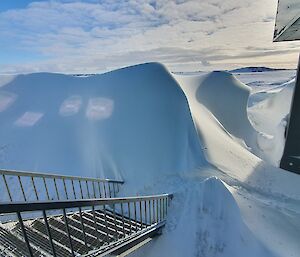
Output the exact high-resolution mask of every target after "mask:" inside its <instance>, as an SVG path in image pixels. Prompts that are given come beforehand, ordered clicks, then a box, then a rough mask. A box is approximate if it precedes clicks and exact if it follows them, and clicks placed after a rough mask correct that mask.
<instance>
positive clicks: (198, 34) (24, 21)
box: [0, 0, 300, 73]
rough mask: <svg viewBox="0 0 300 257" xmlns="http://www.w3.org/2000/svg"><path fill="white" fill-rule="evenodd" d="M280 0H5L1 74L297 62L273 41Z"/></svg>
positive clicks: (295, 46)
mask: <svg viewBox="0 0 300 257" xmlns="http://www.w3.org/2000/svg"><path fill="white" fill-rule="evenodd" d="M276 5H277V0H264V1H261V0H206V1H205V0H201V1H199V0H127V1H125V0H124V1H113V0H101V1H100V0H85V1H79V0H78V1H72V0H60V1H59V0H52V1H28V0H3V1H1V2H0V73H23V72H25V73H27V72H36V71H53V72H70V73H76V72H80V73H81V72H103V71H107V70H111V69H115V68H119V67H124V66H127V65H132V64H136V63H142V62H149V61H159V62H163V63H164V64H166V65H167V66H168V67H169V68H170V69H172V70H175V71H186V70H214V69H231V68H235V67H241V66H248V65H251V66H253V65H265V66H274V67H288V68H295V67H296V64H297V56H298V52H299V46H300V44H299V43H298V42H290V43H273V42H272V35H273V29H274V22H275V13H276Z"/></svg>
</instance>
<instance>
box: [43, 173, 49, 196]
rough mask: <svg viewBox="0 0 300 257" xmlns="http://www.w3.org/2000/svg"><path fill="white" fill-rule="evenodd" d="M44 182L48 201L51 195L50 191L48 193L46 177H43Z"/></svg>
mask: <svg viewBox="0 0 300 257" xmlns="http://www.w3.org/2000/svg"><path fill="white" fill-rule="evenodd" d="M43 182H44V187H45V190H46V195H47V199H48V200H50V195H49V191H48V187H47V182H46V179H45V177H43Z"/></svg>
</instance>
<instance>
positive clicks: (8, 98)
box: [0, 91, 17, 112]
mask: <svg viewBox="0 0 300 257" xmlns="http://www.w3.org/2000/svg"><path fill="white" fill-rule="evenodd" d="M16 99H17V95H16V94H13V93H9V92H5V91H0V112H3V111H5V110H6V109H7V108H8V107H9V106H10V105H12V104H13V103H14V101H15V100H16Z"/></svg>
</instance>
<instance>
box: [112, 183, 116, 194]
mask: <svg viewBox="0 0 300 257" xmlns="http://www.w3.org/2000/svg"><path fill="white" fill-rule="evenodd" d="M112 186H113V192H114V197H116V195H117V194H116V188H115V183H114V182H113V183H112Z"/></svg>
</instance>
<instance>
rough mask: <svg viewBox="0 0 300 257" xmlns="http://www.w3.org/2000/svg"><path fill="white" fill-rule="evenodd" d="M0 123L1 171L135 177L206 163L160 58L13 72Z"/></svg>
mask: <svg viewBox="0 0 300 257" xmlns="http://www.w3.org/2000/svg"><path fill="white" fill-rule="evenodd" d="M0 122H1V126H0V149H5V150H3V151H1V152H0V167H1V168H8V169H20V170H37V171H52V172H58V173H64V174H72V175H84V176H100V177H111V178H114V177H115V178H123V179H125V180H126V181H127V182H133V181H141V180H142V181H147V180H150V181H151V179H152V178H153V177H158V176H160V175H161V174H164V173H168V172H172V173H177V172H183V171H188V170H191V169H193V168H195V167H199V166H201V165H202V164H203V163H204V158H203V156H202V152H201V148H200V144H199V139H198V136H197V133H196V131H195V128H194V124H193V121H192V118H191V114H190V110H189V106H188V103H187V100H186V97H185V95H184V93H183V92H182V90H181V88H180V87H179V86H178V84H177V82H176V81H175V80H174V78H173V77H172V76H171V75H170V73H169V72H168V71H167V70H166V69H165V67H164V66H162V65H160V64H156V63H152V64H144V65H139V66H133V67H129V68H125V69H121V70H117V71H113V72H110V73H106V74H102V75H95V76H91V77H84V78H82V77H72V76H67V75H62V74H50V73H38V74H29V75H19V76H16V77H15V78H14V79H12V80H11V81H9V82H8V83H7V84H5V85H2V86H1V90H0Z"/></svg>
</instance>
